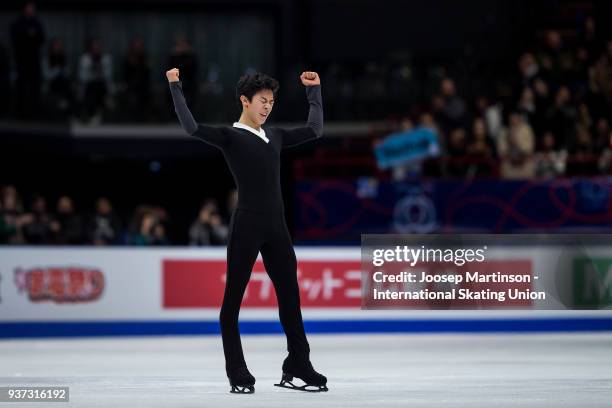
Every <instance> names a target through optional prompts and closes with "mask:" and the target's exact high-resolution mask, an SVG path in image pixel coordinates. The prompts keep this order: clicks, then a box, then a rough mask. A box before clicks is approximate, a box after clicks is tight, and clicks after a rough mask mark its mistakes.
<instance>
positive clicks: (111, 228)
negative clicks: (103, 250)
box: [87, 197, 121, 245]
mask: <svg viewBox="0 0 612 408" xmlns="http://www.w3.org/2000/svg"><path fill="white" fill-rule="evenodd" d="M87 232H88V237H89V242H90V243H91V244H94V245H112V244H116V243H118V242H119V239H120V236H121V223H120V221H119V217H117V215H116V214H115V213H114V212H113V207H112V204H111V202H110V201H109V200H108V199H107V198H104V197H101V198H98V200H96V212H95V214H94V215H93V217H92V219H91V221H90V223H89V227H88V229H87Z"/></svg>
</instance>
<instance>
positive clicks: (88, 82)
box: [79, 38, 114, 124]
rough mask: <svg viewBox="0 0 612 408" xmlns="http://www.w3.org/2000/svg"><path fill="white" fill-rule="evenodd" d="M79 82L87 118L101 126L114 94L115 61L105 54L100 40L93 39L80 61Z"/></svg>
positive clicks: (91, 122)
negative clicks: (103, 115) (104, 113)
mask: <svg viewBox="0 0 612 408" xmlns="http://www.w3.org/2000/svg"><path fill="white" fill-rule="evenodd" d="M79 81H80V85H81V97H82V100H83V108H84V110H85V111H84V114H85V118H86V119H88V120H89V121H90V124H99V123H100V121H101V119H102V114H103V112H104V110H105V109H106V108H109V107H110V106H111V95H112V93H113V92H114V84H113V59H112V57H111V55H110V54H107V53H104V52H103V50H102V43H101V42H100V40H99V39H97V38H94V39H91V40H90V41H89V42H88V44H87V49H86V51H85V53H84V54H83V55H81V59H80V61H79Z"/></svg>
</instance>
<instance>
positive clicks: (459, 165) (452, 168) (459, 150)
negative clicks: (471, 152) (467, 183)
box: [446, 128, 467, 177]
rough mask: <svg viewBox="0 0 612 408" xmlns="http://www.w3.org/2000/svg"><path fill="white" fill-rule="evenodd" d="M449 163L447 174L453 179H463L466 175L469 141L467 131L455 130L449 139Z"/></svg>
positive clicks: (447, 147) (447, 148)
mask: <svg viewBox="0 0 612 408" xmlns="http://www.w3.org/2000/svg"><path fill="white" fill-rule="evenodd" d="M446 151H447V154H448V161H447V165H446V173H447V174H448V175H450V176H453V177H461V176H465V174H466V170H467V169H466V165H465V164H466V157H465V156H466V154H467V140H466V135H465V130H463V129H462V128H456V129H453V130H452V131H451V132H450V135H449V137H448V142H447V146H446Z"/></svg>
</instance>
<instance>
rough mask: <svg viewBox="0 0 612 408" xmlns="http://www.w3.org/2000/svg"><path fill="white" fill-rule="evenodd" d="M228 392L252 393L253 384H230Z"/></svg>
mask: <svg viewBox="0 0 612 408" xmlns="http://www.w3.org/2000/svg"><path fill="white" fill-rule="evenodd" d="M230 392H231V393H232V394H253V393H254V392H255V387H254V386H253V385H244V386H243V385H232V389H231V390H230Z"/></svg>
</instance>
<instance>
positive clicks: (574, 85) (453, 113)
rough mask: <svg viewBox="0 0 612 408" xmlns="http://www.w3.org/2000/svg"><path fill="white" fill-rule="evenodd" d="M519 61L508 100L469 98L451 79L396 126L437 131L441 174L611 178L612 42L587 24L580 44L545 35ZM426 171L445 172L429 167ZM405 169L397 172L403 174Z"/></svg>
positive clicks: (553, 32) (578, 39)
mask: <svg viewBox="0 0 612 408" xmlns="http://www.w3.org/2000/svg"><path fill="white" fill-rule="evenodd" d="M542 37H543V38H542V39H540V41H534V44H536V45H534V47H533V49H528V50H525V51H524V53H523V54H522V55H520V57H519V58H518V61H517V76H516V79H515V82H514V83H511V84H507V85H508V86H507V87H506V89H508V90H510V92H511V93H510V94H509V95H506V96H505V97H503V98H502V97H499V96H495V95H494V96H493V97H491V96H480V97H477V98H476V99H475V100H474V101H469V100H466V99H464V98H463V97H462V96H461V95H460V93H459V92H458V91H457V87H456V86H455V82H454V81H453V79H452V78H450V77H446V78H444V79H442V80H441V81H440V86H439V91H438V92H436V93H435V94H433V96H432V97H431V101H430V103H428V104H424V105H422V106H420V107H418V108H416V109H413V111H416V113H415V112H412V114H410V115H407V116H406V117H404V118H402V119H401V120H399V121H397V125H396V126H397V127H398V128H399V129H402V130H410V129H412V128H413V127H416V126H427V127H432V128H434V129H435V130H436V131H437V133H438V135H439V142H440V144H441V147H442V151H443V158H442V160H437V161H436V164H440V161H442V162H443V166H442V167H443V171H442V173H443V174H444V175H449V176H459V177H465V176H470V175H496V176H501V177H503V178H522V179H525V178H527V179H528V178H534V177H555V176H562V175H572V176H573V175H584V176H588V175H597V174H608V173H609V171H610V169H611V167H612V161H611V160H612V130H611V128H610V121H611V120H612V110H611V109H610V108H611V107H612V40H609V39H607V40H606V41H604V40H603V39H601V38H600V37H599V36H598V34H597V28H596V25H595V20H594V19H593V18H587V19H586V20H585V22H584V25H583V26H582V28H581V29H580V30H579V33H578V35H577V36H576V38H573V39H571V40H570V39H568V40H565V39H564V38H563V36H562V35H561V33H560V31H558V30H547V31H546V32H545V34H544V35H543V36H542ZM431 164H432V163H431V162H430V163H425V166H426V168H425V171H426V172H427V165H430V168H429V171H430V172H433V173H435V172H436V171H438V172H440V168H439V167H437V168H436V167H435V166H431ZM403 170H405V169H404V168H403V166H398V168H396V169H395V172H394V174H395V175H396V177H398V178H401V177H403V176H405V171H403Z"/></svg>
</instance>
